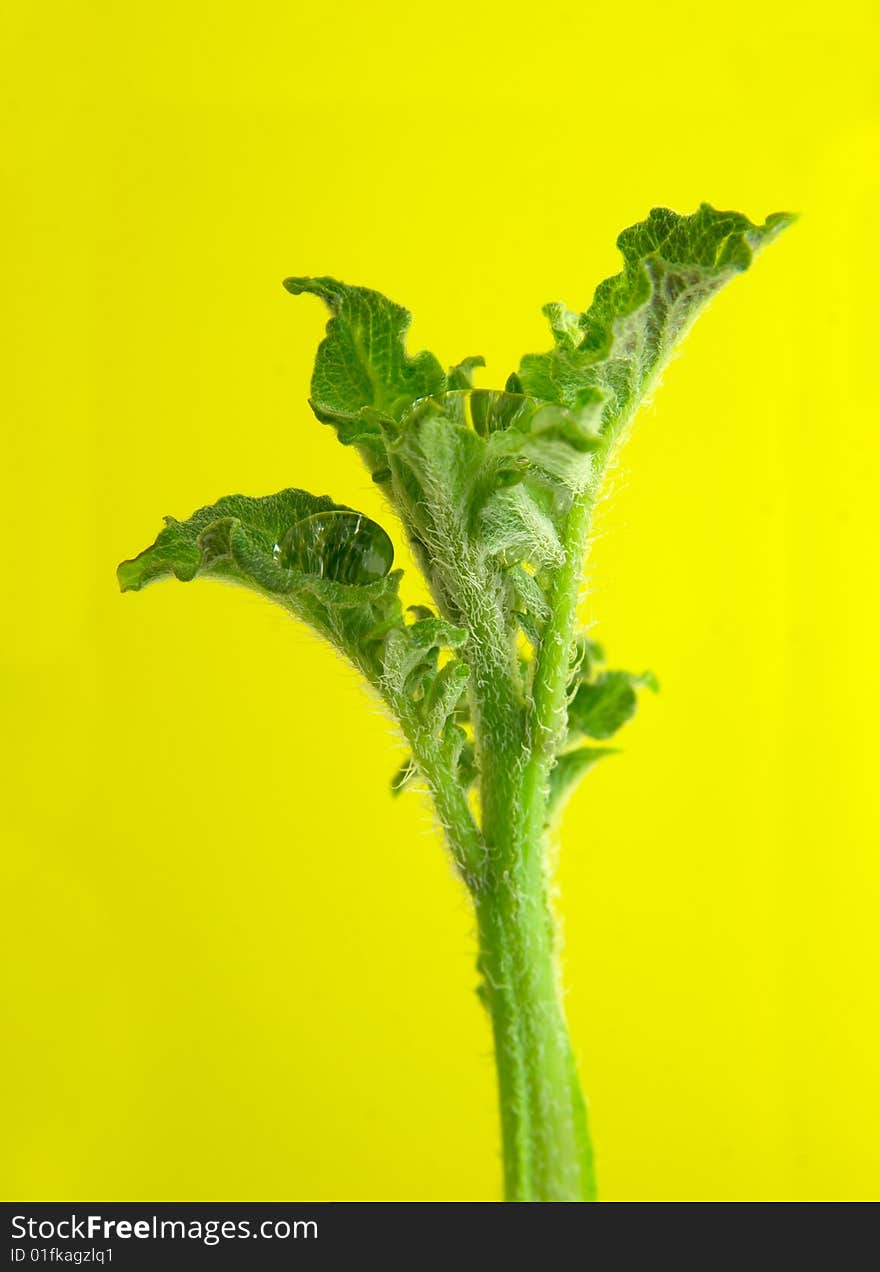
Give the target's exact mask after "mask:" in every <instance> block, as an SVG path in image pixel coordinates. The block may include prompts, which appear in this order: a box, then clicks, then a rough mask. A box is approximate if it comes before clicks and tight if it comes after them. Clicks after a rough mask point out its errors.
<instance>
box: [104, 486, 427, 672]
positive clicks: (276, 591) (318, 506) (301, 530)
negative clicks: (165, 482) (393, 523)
mask: <svg viewBox="0 0 880 1272" xmlns="http://www.w3.org/2000/svg"><path fill="white" fill-rule="evenodd" d="M393 557H394V549H393V547H392V544H391V540H390V539H389V538H388V536H387V534H386V533H385V531H384V530H383V529H382V527H381V526H379V525H377V524H376V523H375V522H374V521H371V520H370V519H369V518H368V517H365V516H363V514H362V513H358V512H354V511H353V510H352V509H351V508H346V507H345V506H344V505H341V504H335V503H334V502H333V500H332V499H330V498H329V497H328V496H327V495H311V494H309V493H308V492H307V491H305V490H296V489H290V490H283V491H281V492H280V494H277V495H268V496H266V497H264V498H258V499H252V498H249V497H248V496H245V495H227V496H226V497H225V498H223V499H220V500H219V501H218V502H217V503H216V504H212V505H210V506H208V507H205V508H200V509H199V510H198V511H197V512H195V513H193V515H192V516H191V517H190V518H189V519H188V520H187V521H177V520H175V518H173V517H167V518H166V526H165V529H164V530H163V531H162V532H161V534H160V535H159V537H158V538H157V539H156V541H155V543H154V544H152V546H151V547H149V548H146V549H145V551H143V552H141V553H140V555H139V556H136V557H135V558H134V559H133V560H130V561H123V563H122V564H121V565H120V566H119V569H118V571H117V573H118V577H119V585H120V587H121V589H122V591H123V592H129V591H135V592H136V591H139V590H140V589H141V588H142V587H145V586H146V585H147V584H148V583H152V582H154V581H156V580H157V579H161V578H164V577H169V576H170V577H175V578H177V579H180V580H181V581H182V582H189V581H190V580H192V579H194V578H198V577H205V578H212V577H213V578H219V579H223V580H226V581H227V582H232V583H238V584H240V585H242V586H244V587H249V588H251V589H252V590H254V591H256V592H259V593H261V594H262V595H263V596H266V597H268V598H269V599H270V600H273V601H275V602H276V603H277V604H279V605H282V606H283V607H284V608H285V609H287V610H288V611H289V612H291V613H293V614H295V615H296V617H298V618H300V619H302V620H303V621H304V622H307V623H309V624H310V625H311V626H312V627H314V628H315V629H316V630H317V631H319V632H320V633H321V634H322V635H323V636H325V637H326V638H327V639H328V640H330V641H331V642H332V643H333V644H334V645H335V646H336V647H337V648H338V649H340V650H341V651H342V652H343V653H345V654H346V655H347V656H348V657H349V658H350V659H351V660H352V662H354V663H355V665H356V666H358V667H359V668H360V669H361V670H362V671H364V673H365V674H366V675H367V676H368V678H370V679H371V680H373V681H374V682H375V681H377V680H378V678H379V676H380V674H381V672H382V666H383V652H384V643H385V639H386V637H387V634H388V632H389V630H394V629H395V628H397V627H400V628H402V627H403V619H402V612H401V606H400V601H399V599H398V596H397V588H398V583H399V581H400V571H396V572H391V565H392V562H393Z"/></svg>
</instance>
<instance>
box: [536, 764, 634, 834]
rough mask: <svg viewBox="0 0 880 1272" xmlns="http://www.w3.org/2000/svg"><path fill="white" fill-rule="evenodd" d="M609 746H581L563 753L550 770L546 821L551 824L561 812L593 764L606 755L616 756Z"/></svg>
mask: <svg viewBox="0 0 880 1272" xmlns="http://www.w3.org/2000/svg"><path fill="white" fill-rule="evenodd" d="M616 754H617V751H616V750H615V749H614V747H610V746H582V747H579V748H578V749H577V750H575V751H564V752H563V754H562V755H560V756H559V757H558V758H557V760H556V764H555V765H554V767H553V768H552V769H551V770H550V777H549V779H548V793H547V821H548V823H550V822H552V821H553V820H554V819H555V818H556V817H558V816H559V814H560V813H561V812H562V809H563V808H564V806H565V804H566V803H567V801H568V799H569V796H571V795H572V794H573V793H574V789H575V787H576V786H577V784H578V782H579V781H580V780H581V778H582V777H583V776H584V774H585V773H588V772H589V770H590V769H591V768H592V767H593V765H594V764H597V763H598V762H599V760H601V759H603V758H604V757H605V756H606V755H616Z"/></svg>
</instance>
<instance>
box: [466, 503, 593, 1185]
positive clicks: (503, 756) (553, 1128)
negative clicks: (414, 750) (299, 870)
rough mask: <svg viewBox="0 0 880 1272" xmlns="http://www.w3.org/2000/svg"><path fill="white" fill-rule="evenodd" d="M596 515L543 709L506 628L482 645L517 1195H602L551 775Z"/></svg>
mask: <svg viewBox="0 0 880 1272" xmlns="http://www.w3.org/2000/svg"><path fill="white" fill-rule="evenodd" d="M589 514H590V506H589V504H588V503H586V502H585V503H584V504H583V505H578V506H577V507H576V508H575V509H574V510H573V512H572V514H571V516H570V518H569V525H568V527H567V534H566V560H565V562H564V564H563V566H562V567H561V569H560V570H559V571H558V574H557V578H556V581H555V586H554V595H553V606H552V614H551V618H550V619H549V621H548V625H547V630H546V633H545V637H544V640H543V641H542V647H541V655H540V657H539V662H538V667H537V676H536V680H535V685H534V691H533V697H532V705H531V708H530V709H529V708H528V707H527V706H526V704H525V703H524V702H523V700H522V697H521V690H520V688H519V686H518V683H517V677H516V672H515V668H514V667H513V666H512V665H511V659H510V648H509V640H505V637H504V634H503V633H501V632H493V631H491V630H488V631H481V632H479V633H478V636H477V639H476V640H475V641H474V646H473V650H472V660H473V662H472V666H473V674H474V682H475V685H476V689H475V703H474V706H475V720H476V741H477V747H478V754H479V767H480V773H481V810H482V831H483V839H484V841H485V847H486V864H485V869H484V871H483V874H482V877H481V880H480V886H479V888H478V889H477V890H475V905H476V913H477V924H478V929H479V940H480V971H481V973H482V981H483V983H482V989H481V993H482V997H483V1000H484V1002H485V1004H486V1006H487V1008H488V1010H489V1013H490V1016H491V1019H492V1028H493V1034H494V1040H495V1055H496V1064H497V1070H498V1085H499V1100H500V1108H501V1125H502V1139H503V1145H504V1180H505V1193H506V1196H507V1198H508V1200H511V1201H588V1200H592V1199H593V1198H594V1197H595V1179H594V1174H593V1163H592V1150H591V1146H590V1139H589V1133H588V1129H587V1116H586V1106H585V1103H584V1098H583V1095H582V1093H581V1089H580V1085H579V1082H578V1077H577V1071H576V1066H575V1061H574V1054H573V1051H572V1047H571V1042H570V1039H569V1035H568V1029H567V1026H566V1022H565V1016H564V1012H563V1009H562V1003H561V1000H560V995H559V987H558V983H557V972H556V951H555V939H554V924H553V916H552V912H551V909H550V905H549V898H548V895H547V892H548V889H547V877H546V854H545V824H546V820H547V776H548V774H549V771H550V768H551V766H552V764H553V762H554V758H555V754H556V746H557V743H558V741H559V732H560V729H561V728H562V727H563V724H564V718H565V695H566V688H567V684H568V679H569V676H570V672H571V647H572V637H573V628H574V622H575V615H576V610H577V599H578V583H579V579H580V567H581V559H582V555H583V547H584V543H585V540H586V534H587V528H588V524H589Z"/></svg>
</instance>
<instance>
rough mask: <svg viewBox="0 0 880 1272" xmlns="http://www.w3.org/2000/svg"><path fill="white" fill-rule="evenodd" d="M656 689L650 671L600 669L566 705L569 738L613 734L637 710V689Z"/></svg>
mask: <svg viewBox="0 0 880 1272" xmlns="http://www.w3.org/2000/svg"><path fill="white" fill-rule="evenodd" d="M643 688H645V689H653V690H655V691H656V689H657V681H656V679H655V677H654V676H652V675H651V674H650V672H646V673H645V674H643V675H641V676H634V675H632V674H631V673H630V672H628V671H603V672H601V673H600V674H599V675H598V676H597V677H596V679H595V680H593V681H583V682H582V683H581V684H580V685H579V686H578V688H577V690H576V692H575V694H574V697H573V698H572V699H571V701H570V702H569V704H568V725H569V737H570V738H574V737H585V738H595V739H596V741H600V742H602V741H605V740H606V739H607V738H612V737H614V734H615V733H617V731H618V729H621V728H622V727H623V726H624V725H625V724H626V722H627V721H628V720H631V719H632V717H633V716H634V715H635V713H636V707H637V706H638V695H637V693H636V690H638V689H643Z"/></svg>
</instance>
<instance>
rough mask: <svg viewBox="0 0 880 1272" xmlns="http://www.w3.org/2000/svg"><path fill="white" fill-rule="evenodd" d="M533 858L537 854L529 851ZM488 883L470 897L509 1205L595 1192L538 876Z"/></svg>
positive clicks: (515, 875)
mask: <svg viewBox="0 0 880 1272" xmlns="http://www.w3.org/2000/svg"><path fill="white" fill-rule="evenodd" d="M529 858H530V860H531V861H532V862H535V861H539V860H540V854H539V853H537V852H533V853H530V854H529ZM522 864H523V867H524V868H523V869H521V870H514V871H512V872H510V873H507V874H503V875H502V876H501V877H495V878H492V879H490V880H489V881H488V882H487V884H486V886H485V888H484V889H483V890H482V891H481V892H480V893H478V895H477V898H476V909H477V921H478V927H479V936H480V969H481V972H482V975H483V991H482V992H483V998H484V1001H485V1003H486V1005H487V1007H488V1009H489V1013H490V1015H491V1018H492V1029H493V1034H494V1040H495V1058H496V1065H497V1070H498V1088H499V1101H500V1107H501V1128H502V1140H503V1147H504V1185H505V1195H506V1197H507V1199H508V1201H590V1200H592V1199H593V1198H594V1197H595V1183H594V1177H593V1167H592V1152H591V1148H590V1140H589V1135H588V1131H587V1118H586V1109H585V1105H584V1099H583V1096H582V1094H581V1090H580V1086H579V1084H578V1078H577V1073H576V1069H575V1063H574V1056H573V1053H572V1049H571V1043H570V1041H569V1037H568V1030H567V1027H566V1023H565V1018H564V1015H563V1011H562V1005H561V1003H560V1000H559V994H558V989H557V985H556V971H555V957H554V949H553V928H552V919H551V915H550V911H549V908H548V905H547V898H546V890H545V886H544V880H543V877H542V872H540V873H538V872H535V871H534V870H533V869H529V867H528V865H527V863H526V862H523V863H522Z"/></svg>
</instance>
